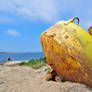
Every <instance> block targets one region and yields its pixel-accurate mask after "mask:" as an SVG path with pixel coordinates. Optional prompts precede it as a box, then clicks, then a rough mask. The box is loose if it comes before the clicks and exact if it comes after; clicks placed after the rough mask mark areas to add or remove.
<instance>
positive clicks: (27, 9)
mask: <svg viewBox="0 0 92 92" xmlns="http://www.w3.org/2000/svg"><path fill="white" fill-rule="evenodd" d="M91 4H92V0H89V1H87V0H0V11H5V12H6V11H7V12H9V13H11V14H13V16H17V17H19V18H22V19H27V20H29V21H32V20H33V21H34V20H43V21H47V22H56V21H58V20H66V19H69V18H71V17H74V16H78V17H79V18H80V25H82V26H83V27H85V28H86V26H87V23H91V21H92V7H91V6H92V5H91ZM90 25H91V24H90Z"/></svg>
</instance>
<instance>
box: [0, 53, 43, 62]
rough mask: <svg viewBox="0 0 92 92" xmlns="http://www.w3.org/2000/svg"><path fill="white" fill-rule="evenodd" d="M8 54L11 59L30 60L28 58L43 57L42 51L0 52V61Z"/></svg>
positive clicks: (6, 57) (5, 58)
mask: <svg viewBox="0 0 92 92" xmlns="http://www.w3.org/2000/svg"><path fill="white" fill-rule="evenodd" d="M8 56H10V57H11V60H12V61H13V60H30V59H39V58H40V57H44V54H43V53H42V52H38V53H0V61H5V60H7V59H8Z"/></svg>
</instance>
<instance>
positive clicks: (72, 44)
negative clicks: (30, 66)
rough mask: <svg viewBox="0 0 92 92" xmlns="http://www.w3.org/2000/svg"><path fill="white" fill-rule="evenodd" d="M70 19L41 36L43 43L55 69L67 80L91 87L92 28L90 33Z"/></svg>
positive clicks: (48, 59) (44, 49) (60, 22)
mask: <svg viewBox="0 0 92 92" xmlns="http://www.w3.org/2000/svg"><path fill="white" fill-rule="evenodd" d="M75 19H77V20H78V24H79V18H78V17H74V18H72V19H70V20H69V21H59V22H57V23H56V24H55V25H54V26H52V27H50V28H49V29H47V30H46V31H45V32H43V33H42V34H41V35H40V40H41V45H42V49H43V52H44V55H45V56H46V59H47V61H48V64H49V65H50V66H51V67H52V69H53V70H54V71H56V73H57V74H58V75H59V76H60V77H64V78H65V80H70V81H74V82H81V83H85V84H88V85H89V86H92V27H90V28H89V33H88V32H86V31H85V30H84V29H82V28H81V27H79V26H78V24H77V25H76V24H74V23H73V21H74V20H75Z"/></svg>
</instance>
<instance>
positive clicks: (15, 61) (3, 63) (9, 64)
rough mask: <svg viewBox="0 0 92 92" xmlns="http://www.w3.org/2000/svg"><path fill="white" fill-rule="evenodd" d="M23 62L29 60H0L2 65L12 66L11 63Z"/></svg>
mask: <svg viewBox="0 0 92 92" xmlns="http://www.w3.org/2000/svg"><path fill="white" fill-rule="evenodd" d="M21 62H28V60H12V61H8V60H6V61H0V66H4V65H5V66H11V65H18V64H19V63H21Z"/></svg>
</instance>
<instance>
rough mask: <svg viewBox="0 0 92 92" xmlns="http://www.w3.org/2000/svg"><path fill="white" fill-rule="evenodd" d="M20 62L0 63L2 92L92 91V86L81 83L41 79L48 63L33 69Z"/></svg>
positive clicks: (0, 89)
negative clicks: (20, 64)
mask: <svg viewBox="0 0 92 92" xmlns="http://www.w3.org/2000/svg"><path fill="white" fill-rule="evenodd" d="M20 62H21V61H20ZM26 62H27V61H26ZM18 63H19V62H17V61H15V62H13V63H12V62H6V63H3V64H1V65H0V92H92V88H90V87H88V86H86V85H84V84H81V83H72V82H69V81H66V82H54V81H44V80H41V78H42V77H43V76H44V75H45V74H46V72H47V71H45V70H46V69H47V68H48V65H46V66H43V67H42V68H40V69H32V68H31V67H27V66H18Z"/></svg>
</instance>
